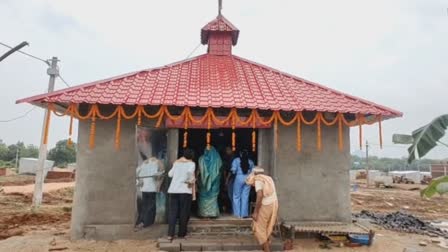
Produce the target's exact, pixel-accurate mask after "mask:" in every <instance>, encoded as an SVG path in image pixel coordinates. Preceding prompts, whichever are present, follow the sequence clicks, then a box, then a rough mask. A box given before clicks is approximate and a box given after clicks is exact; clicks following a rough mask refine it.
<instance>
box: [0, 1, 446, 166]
mask: <svg viewBox="0 0 448 252" xmlns="http://www.w3.org/2000/svg"><path fill="white" fill-rule="evenodd" d="M447 7H448V1H446V0H393V1H390V0H375V1H359V0H338V1H324V0H313V1H310V0H306V1H305V0H282V1H273V0H244V1H241V0H238V1H237V0H224V9H223V14H224V15H225V16H226V17H227V18H228V19H229V20H231V22H232V23H234V24H235V25H236V26H237V27H238V28H239V29H240V31H241V33H240V39H239V43H238V45H237V46H236V47H235V48H234V53H235V54H237V55H240V56H242V57H245V58H249V59H252V60H254V61H257V62H260V63H263V64H266V65H269V66H272V67H274V68H277V69H280V70H283V71H286V72H289V73H291V74H294V75H297V76H300V77H303V78H306V79H309V80H312V81H315V82H319V83H322V84H324V85H326V86H328V87H332V88H334V89H338V90H341V91H344V92H347V93H351V94H353V95H356V96H359V97H362V98H366V99H368V100H371V101H375V102H377V103H380V104H383V105H386V106H389V107H392V108H395V109H397V110H400V111H402V112H403V113H404V117H403V118H399V119H394V120H389V121H386V122H385V123H384V140H385V148H384V149H383V150H379V148H378V146H377V145H375V144H378V137H377V135H378V134H377V131H378V130H377V127H376V126H373V127H366V128H365V138H366V139H367V140H369V142H371V143H372V144H373V145H372V154H374V155H379V156H391V157H402V156H405V155H406V149H405V148H403V147H400V146H394V145H393V144H392V142H391V138H392V137H391V136H392V134H393V133H396V132H401V133H410V132H411V131H412V130H414V129H415V128H417V127H419V126H421V125H423V124H426V123H427V122H429V121H430V120H431V119H433V118H434V117H436V116H438V115H441V114H443V113H447V111H448V110H447V98H446V97H447V95H446V94H447V93H448V70H447V67H448V64H447V58H448V57H447V56H448V48H447V45H448V33H447V30H448V15H447ZM216 14H217V0H190V1H185V0H164V1H161V0H159V1H155V0H153V1H148V0H146V1H143V0H142V1H137V0H128V1H110V0H109V1H92V0H90V1H84V0H78V1H69V0H57V1H56V0H1V1H0V31H1V32H0V42H3V43H6V44H10V45H16V44H18V43H20V42H22V41H28V42H29V43H30V46H29V47H27V48H25V49H24V51H26V52H28V53H31V54H34V55H37V56H39V57H42V58H50V57H51V56H57V57H59V58H60V59H61V62H60V68H61V75H62V76H63V78H64V79H65V80H66V81H67V82H68V83H69V84H70V85H78V84H82V83H85V82H89V81H94V80H98V79H102V78H107V77H111V76H115V75H119V74H122V73H126V72H130V71H135V70H140V69H145V68H151V67H156V66H161V65H165V64H168V63H171V62H173V61H177V60H182V59H184V58H185V57H187V55H188V54H189V53H190V52H191V51H192V50H193V49H194V48H195V47H196V46H197V45H198V44H199V32H200V28H201V27H202V26H203V25H205V24H206V23H207V22H208V21H210V20H212V19H213V18H214V17H215V16H216ZM205 50H206V48H205V47H203V46H201V47H199V48H198V49H197V51H196V52H195V53H194V54H195V55H196V54H201V53H204V52H205ZM6 51H7V48H3V47H1V46H0V54H2V53H4V52H6ZM47 82H48V76H47V75H46V66H45V65H44V64H43V63H42V62H39V61H35V60H33V59H30V58H28V57H26V56H24V55H21V54H18V53H16V54H14V55H12V56H10V57H9V58H7V59H6V60H4V61H3V62H1V63H0V83H1V85H0V120H6V119H9V118H13V117H16V116H18V115H21V114H23V113H24V112H26V111H27V110H29V109H30V108H31V105H28V104H19V105H16V104H15V101H16V100H17V99H19V98H23V97H27V96H31V95H34V94H37V93H42V92H44V91H45V90H46V88H47ZM63 87H64V85H63V83H62V82H61V81H59V80H58V81H57V84H56V88H57V89H61V88H63ZM42 116H43V111H42V109H35V110H34V111H32V112H31V113H30V114H29V115H28V116H27V117H25V118H23V119H20V120H17V121H14V122H11V123H0V139H3V140H4V141H5V142H7V143H14V142H16V141H18V140H23V141H25V143H28V144H38V143H39V140H40V132H41V125H42ZM67 134H68V120H66V119H59V118H58V119H55V120H53V121H52V125H51V133H50V143H51V145H54V143H55V142H56V141H57V140H59V139H62V138H66V137H67ZM357 142H358V137H357V132H356V131H353V132H352V152H357V150H359V147H358V146H357ZM447 156H448V151H447V149H446V148H445V149H442V148H440V149H436V150H434V151H432V153H431V154H430V155H429V157H435V158H441V157H447Z"/></svg>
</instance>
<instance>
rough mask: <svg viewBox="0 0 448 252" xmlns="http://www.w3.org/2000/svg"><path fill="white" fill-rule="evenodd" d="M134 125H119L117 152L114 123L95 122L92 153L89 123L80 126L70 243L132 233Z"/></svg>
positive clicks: (83, 122)
mask: <svg viewBox="0 0 448 252" xmlns="http://www.w3.org/2000/svg"><path fill="white" fill-rule="evenodd" d="M135 123H136V122H135V121H129V120H123V121H122V125H121V148H120V150H116V149H115V147H114V139H115V127H116V123H115V121H111V120H105V121H103V120H97V122H96V132H95V148H93V149H90V148H89V131H90V121H89V120H86V121H80V122H79V131H78V153H77V169H76V185H75V194H74V201H73V210H72V219H71V237H72V239H81V238H85V237H87V236H88V238H98V239H114V238H115V237H112V236H119V235H120V234H119V233H120V232H119V231H123V232H128V231H130V230H131V229H132V227H133V224H134V223H133V222H134V218H135V213H136V209H135V208H136V205H135V200H136V198H135V196H136V187H135V183H136V182H135V177H136V174H135V169H136V165H137V159H136V157H135V153H136V150H135V147H136V146H135ZM104 225H108V226H107V228H104ZM95 226H98V227H100V226H103V228H95ZM86 227H89V230H87V229H86ZM128 229H129V230H128ZM101 230H103V231H101ZM101 232H104V233H101Z"/></svg>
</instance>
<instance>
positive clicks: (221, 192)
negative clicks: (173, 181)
mask: <svg viewBox="0 0 448 252" xmlns="http://www.w3.org/2000/svg"><path fill="white" fill-rule="evenodd" d="M231 156H232V152H231V149H229V148H228V149H227V150H226V152H225V153H224V156H223V158H221V156H220V154H219V153H218V151H217V150H216V149H215V148H214V147H209V148H207V149H206V150H205V151H204V154H203V155H202V156H201V157H200V158H199V162H198V163H199V171H198V183H197V184H198V191H199V194H198V215H199V216H200V217H206V218H214V217H218V216H219V215H220V209H221V210H224V211H225V210H227V209H228V208H229V207H228V206H225V205H226V203H225V202H227V203H228V205H230V210H231V212H232V213H233V215H234V216H236V217H239V218H247V217H249V195H250V185H247V184H246V182H245V181H246V179H247V176H248V175H249V174H250V173H251V172H252V170H253V168H254V166H255V165H254V162H253V161H252V160H251V159H250V158H249V152H248V151H246V150H243V151H241V152H240V153H239V156H238V157H236V158H233V159H232V158H231ZM222 183H224V185H223V184H222ZM225 189H226V190H225ZM226 191H227V193H226ZM226 197H227V199H225V198H226Z"/></svg>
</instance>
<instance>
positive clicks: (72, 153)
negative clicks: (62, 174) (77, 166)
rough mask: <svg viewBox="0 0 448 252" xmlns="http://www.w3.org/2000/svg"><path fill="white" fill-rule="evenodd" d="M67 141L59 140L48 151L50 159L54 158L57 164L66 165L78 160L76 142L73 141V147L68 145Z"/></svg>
mask: <svg viewBox="0 0 448 252" xmlns="http://www.w3.org/2000/svg"><path fill="white" fill-rule="evenodd" d="M67 141H68V140H61V141H58V142H57V143H56V146H55V147H54V148H53V149H51V150H50V152H49V153H48V159H49V160H53V161H54V163H55V165H56V166H61V167H66V166H67V164H70V163H74V162H75V161H76V144H75V143H73V144H72V146H71V147H68V146H67Z"/></svg>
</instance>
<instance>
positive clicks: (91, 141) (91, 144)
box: [89, 116, 96, 149]
mask: <svg viewBox="0 0 448 252" xmlns="http://www.w3.org/2000/svg"><path fill="white" fill-rule="evenodd" d="M95 130H96V117H95V116H92V121H91V123H90V136H89V148H90V149H93V148H94V147H95Z"/></svg>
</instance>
